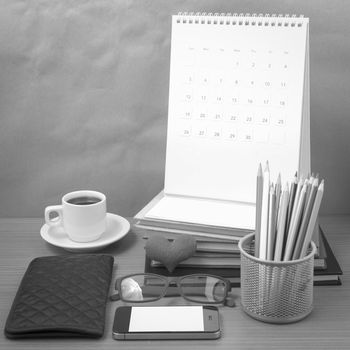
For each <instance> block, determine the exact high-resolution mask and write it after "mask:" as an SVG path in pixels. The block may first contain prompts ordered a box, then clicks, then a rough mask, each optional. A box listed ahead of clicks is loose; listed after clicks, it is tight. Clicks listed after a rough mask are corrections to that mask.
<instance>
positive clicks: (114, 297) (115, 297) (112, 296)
mask: <svg viewBox="0 0 350 350" xmlns="http://www.w3.org/2000/svg"><path fill="white" fill-rule="evenodd" d="M109 300H110V301H118V300H120V296H119V293H118V292H117V293H115V294H112V295H110V296H109Z"/></svg>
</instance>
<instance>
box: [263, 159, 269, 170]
mask: <svg viewBox="0 0 350 350" xmlns="http://www.w3.org/2000/svg"><path fill="white" fill-rule="evenodd" d="M264 171H270V169H269V161H268V160H267V161H266V165H265V170H264Z"/></svg>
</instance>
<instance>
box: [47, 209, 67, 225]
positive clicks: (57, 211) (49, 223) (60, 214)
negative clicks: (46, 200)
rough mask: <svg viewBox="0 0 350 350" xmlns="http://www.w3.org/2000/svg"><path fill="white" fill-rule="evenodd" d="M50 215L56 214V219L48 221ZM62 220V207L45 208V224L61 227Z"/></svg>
mask: <svg viewBox="0 0 350 350" xmlns="http://www.w3.org/2000/svg"><path fill="white" fill-rule="evenodd" d="M51 213H57V214H58V217H56V218H54V219H50V214H51ZM62 218H63V212H62V205H50V206H48V207H46V208H45V222H46V224H47V225H49V226H54V227H57V226H61V225H62Z"/></svg>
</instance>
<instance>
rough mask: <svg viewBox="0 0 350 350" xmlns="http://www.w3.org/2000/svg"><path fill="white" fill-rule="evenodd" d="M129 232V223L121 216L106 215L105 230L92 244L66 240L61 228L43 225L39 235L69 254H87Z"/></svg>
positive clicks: (66, 236)
mask: <svg viewBox="0 0 350 350" xmlns="http://www.w3.org/2000/svg"><path fill="white" fill-rule="evenodd" d="M129 231H130V223H129V221H128V220H126V219H124V218H123V217H122V216H119V215H116V214H111V213H107V230H106V232H104V233H103V234H102V236H101V237H100V238H99V239H96V240H95V241H92V242H86V243H79V242H74V241H72V240H70V239H69V238H68V235H67V234H66V233H65V232H64V229H63V228H62V227H59V228H56V227H51V226H48V225H47V224H44V225H43V226H42V227H41V230H40V235H41V237H42V239H44V240H45V241H46V242H48V243H50V244H52V245H54V246H56V247H60V248H63V249H65V250H68V251H70V252H77V253H83V252H84V253H87V252H92V251H96V250H99V249H102V248H104V247H106V246H108V245H110V244H112V243H114V242H116V241H119V240H120V239H121V238H123V237H124V236H125V235H126V234H127V233H128V232H129Z"/></svg>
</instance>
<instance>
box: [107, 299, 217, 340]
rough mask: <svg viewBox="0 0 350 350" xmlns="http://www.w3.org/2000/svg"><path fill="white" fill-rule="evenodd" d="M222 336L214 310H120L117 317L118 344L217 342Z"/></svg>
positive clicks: (168, 307) (162, 308) (134, 308)
mask: <svg viewBox="0 0 350 350" xmlns="http://www.w3.org/2000/svg"><path fill="white" fill-rule="evenodd" d="M220 335H221V331H220V323H219V311H218V309H217V308H216V307H215V306H120V307H118V308H117V310H116V312H115V316H114V324H113V338H114V339H117V340H133V339H135V340H136V339H217V338H219V337H220Z"/></svg>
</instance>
